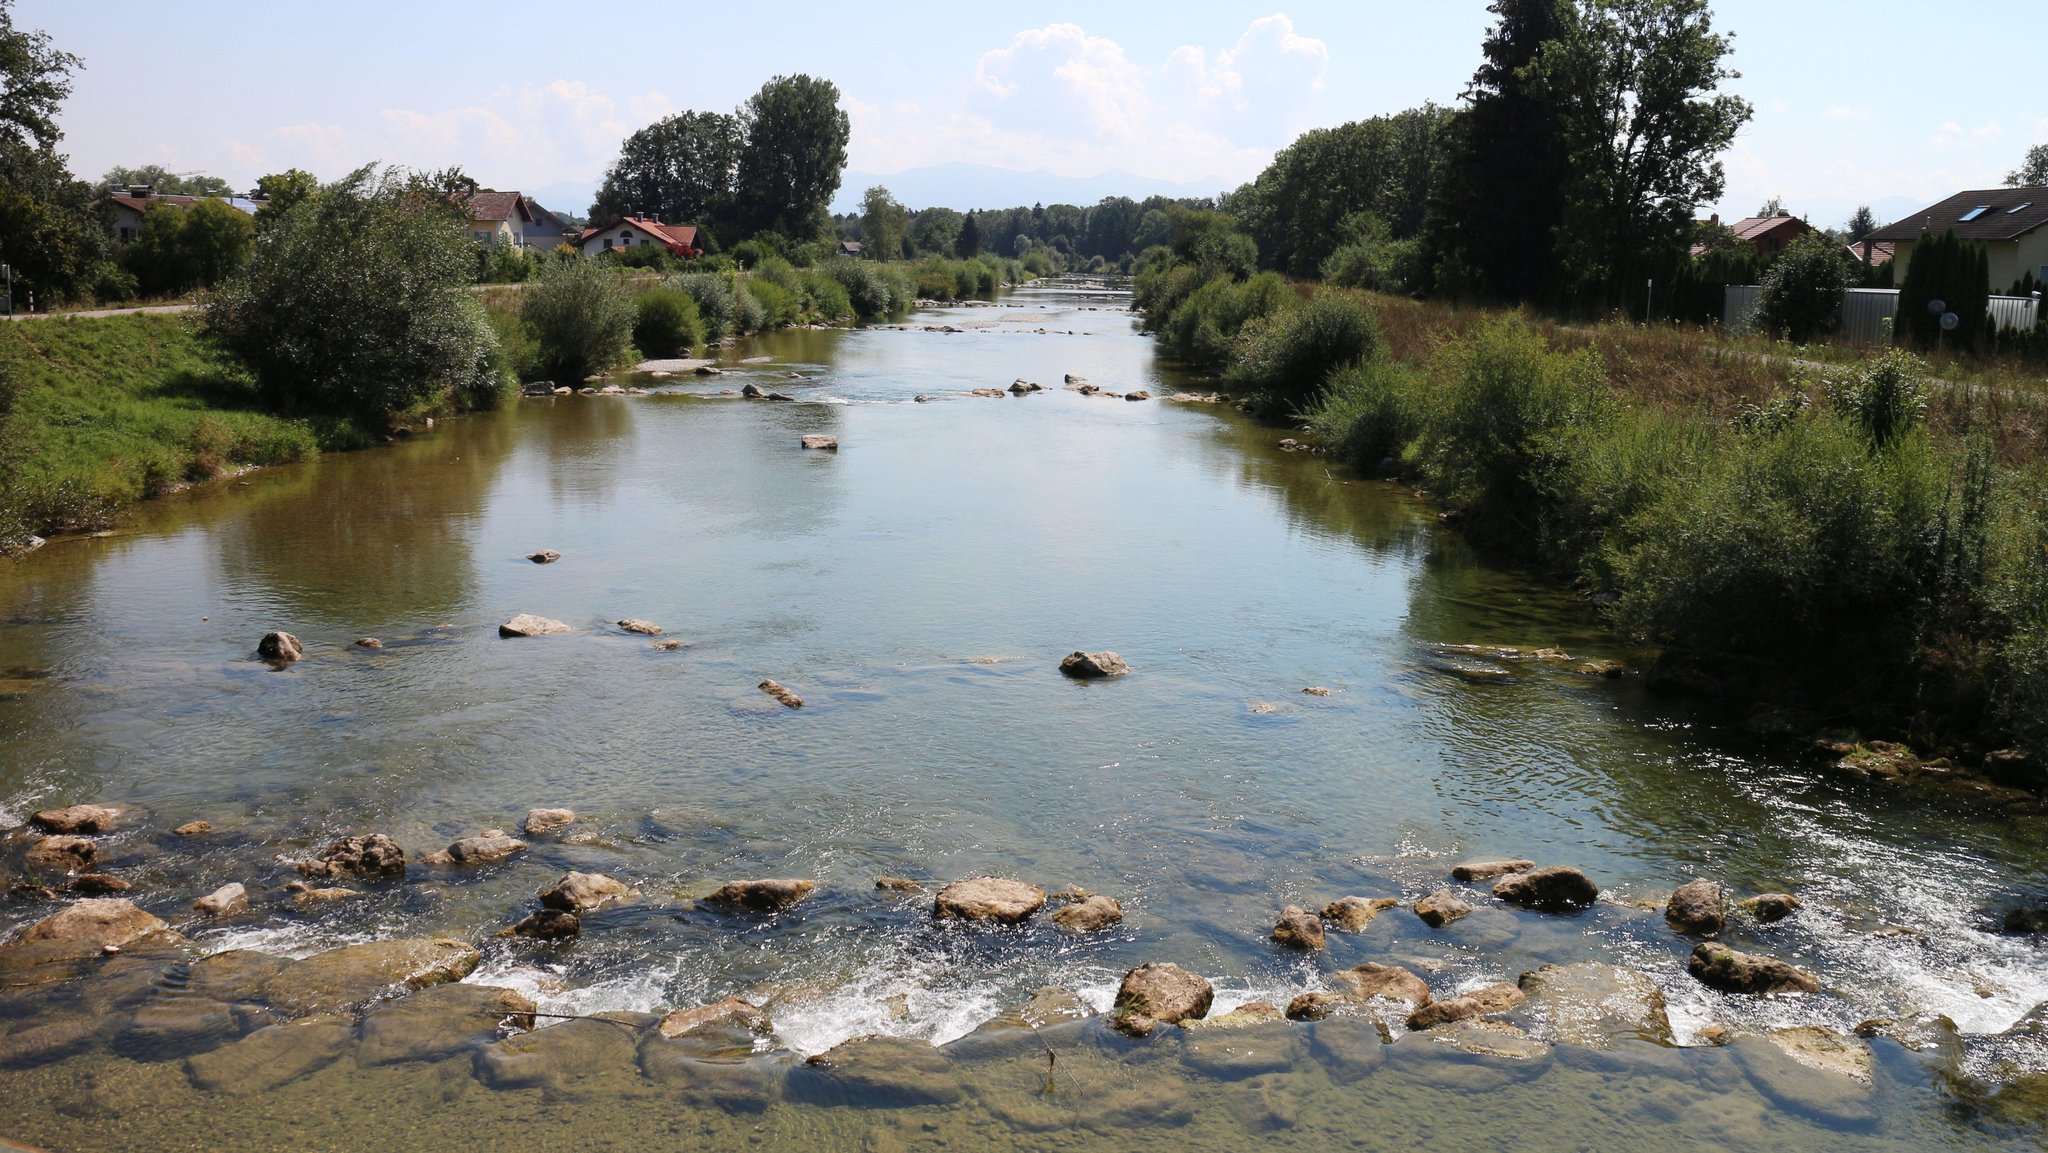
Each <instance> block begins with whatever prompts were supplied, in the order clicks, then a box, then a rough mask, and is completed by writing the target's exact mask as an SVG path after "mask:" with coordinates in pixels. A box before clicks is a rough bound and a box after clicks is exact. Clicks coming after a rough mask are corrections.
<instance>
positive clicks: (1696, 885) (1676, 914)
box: [1664, 877, 1728, 937]
mask: <svg viewBox="0 0 2048 1153" xmlns="http://www.w3.org/2000/svg"><path fill="white" fill-rule="evenodd" d="M1664 919H1665V920H1666V921H1667V922H1669V923H1670V925H1671V927H1672V928H1674V929H1676V930H1678V931H1679V932H1681V933H1689V934H1691V935H1693V936H1695V937H1711V936H1713V935H1714V934H1716V933H1719V932H1720V931H1721V929H1722V928H1723V927H1724V926H1725V925H1726V924H1727V923H1728V894H1727V893H1726V892H1725V891H1724V890H1723V889H1722V888H1721V886H1720V885H1718V884H1716V883H1714V882H1713V881H1709V880H1707V879H1706V878H1704V877H1702V878H1700V879H1699V880H1696V881H1687V882H1686V883H1685V884H1683V885H1680V886H1678V888H1677V889H1676V890H1675V891H1674V892H1673V893H1672V894H1671V900H1669V901H1668V902H1666V903H1665V905H1664Z"/></svg>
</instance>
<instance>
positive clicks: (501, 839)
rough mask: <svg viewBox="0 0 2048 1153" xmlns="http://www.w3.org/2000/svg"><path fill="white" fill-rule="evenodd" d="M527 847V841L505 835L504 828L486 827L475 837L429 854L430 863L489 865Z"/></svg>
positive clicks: (428, 861) (463, 839)
mask: <svg viewBox="0 0 2048 1153" xmlns="http://www.w3.org/2000/svg"><path fill="white" fill-rule="evenodd" d="M524 848H526V842H525V841H522V840H520V839H518V838H517V837H509V836H506V835H505V831H504V830H503V829H486V830H484V831H483V832H482V833H481V834H479V835H477V836H474V837H463V838H462V839H460V840H458V841H455V842H454V843H452V844H450V845H449V846H448V847H447V848H445V849H443V850H441V851H440V852H438V853H432V854H429V855H428V857H427V863H428V864H430V865H488V864H492V863H494V862H497V861H502V860H504V859H505V858H507V857H509V856H511V855H512V854H514V853H516V852H519V851H520V850H521V849H524Z"/></svg>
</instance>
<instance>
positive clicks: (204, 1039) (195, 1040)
mask: <svg viewBox="0 0 2048 1153" xmlns="http://www.w3.org/2000/svg"><path fill="white" fill-rule="evenodd" d="M235 1032H236V1028H235V1014H234V1011H233V1010H231V1009H229V1008H228V1007H227V1006H226V1005H225V1004H223V1003H221V1002H219V1001H216V1000H214V999H213V998H211V997H193V996H187V995H177V996H171V995H166V994H164V993H159V994H158V995H156V996H153V997H151V998H150V999H149V1000H148V1001H146V1002H144V1003H143V1004H142V1005H141V1006H140V1007H139V1008H137V1009H136V1010H135V1013H134V1015H133V1016H131V1017H129V1018H128V1021H127V1023H126V1025H125V1027H123V1028H122V1030H121V1031H120V1033H119V1034H117V1035H116V1036H115V1038H114V1048H115V1050H116V1051H117V1052H120V1053H121V1054H123V1055H124V1056H129V1057H133V1058H136V1059H138V1060H144V1061H151V1060H161V1059H163V1058H165V1057H175V1056H182V1055H184V1054H186V1053H191V1052H195V1051H197V1050H201V1049H211V1048H213V1047H214V1046H215V1045H217V1044H219V1043H220V1042H221V1041H223V1040H225V1039H226V1038H228V1037H230V1036H233V1035H234V1033H235Z"/></svg>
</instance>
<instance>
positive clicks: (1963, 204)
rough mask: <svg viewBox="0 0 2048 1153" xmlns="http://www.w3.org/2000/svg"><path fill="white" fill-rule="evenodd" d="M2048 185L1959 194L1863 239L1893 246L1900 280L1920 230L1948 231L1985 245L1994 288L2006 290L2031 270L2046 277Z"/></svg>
mask: <svg viewBox="0 0 2048 1153" xmlns="http://www.w3.org/2000/svg"><path fill="white" fill-rule="evenodd" d="M2044 225H2048V188H1991V189H1976V190H1972V191H1969V192H1958V193H1956V194H1955V195H1954V196H1951V197H1949V198H1948V199H1947V200H1944V201H1942V202H1941V203H1939V204H1933V205H1929V206H1928V207H1927V208H1925V209H1922V210H1921V211H1919V212H1916V213H1913V214H1912V215H1911V216H1908V217H1906V218H1905V219H1903V220H1899V221H1897V222H1895V223H1893V224H1891V225H1888V226H1887V227H1884V228H1880V229H1878V230H1877V231H1876V232H1873V233H1871V234H1870V235H1869V236H1867V237H1865V238H1864V242H1865V243H1870V244H1890V245H1891V246H1892V248H1893V250H1894V252H1895V254H1896V255H1894V256H1893V258H1892V262H1893V263H1892V268H1893V270H1894V272H1895V274H1896V275H1897V277H1898V280H1899V282H1900V283H1902V284H1903V283H1905V280H1906V269H1907V268H1909V267H1911V266H1912V261H1913V245H1914V243H1915V242H1917V241H1918V240H1919V239H1920V234H1921V233H1923V232H1925V233H1932V234H1933V235H1936V236H1939V235H1941V234H1942V233H1943V232H1946V231H1948V230H1950V229H1954V230H1955V234H1956V239H1958V240H1967V241H1970V242H1971V243H1973V244H1981V245H1983V246H1984V250H1985V254H1986V255H1987V256H1989V257H1990V262H1991V291H1993V292H2003V291H2005V289H2006V288H2007V287H2009V286H2010V285H2012V284H2014V283H2015V282H2017V281H2018V280H2019V279H2020V278H2021V277H2023V276H2025V275H2026V274H2027V273H2029V272H2031V273H2033V274H2034V278H2035V279H2036V280H2048V227H2043V226H2044Z"/></svg>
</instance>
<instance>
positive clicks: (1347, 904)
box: [1323, 897, 1401, 933]
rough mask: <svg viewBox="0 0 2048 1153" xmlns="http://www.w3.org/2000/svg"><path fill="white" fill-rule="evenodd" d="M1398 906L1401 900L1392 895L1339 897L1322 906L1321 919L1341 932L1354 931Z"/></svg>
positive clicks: (1359, 929) (1361, 928) (1358, 930)
mask: <svg viewBox="0 0 2048 1153" xmlns="http://www.w3.org/2000/svg"><path fill="white" fill-rule="evenodd" d="M1400 907H1401V902H1400V901H1398V900H1396V899H1394V898H1393V897H1371V898H1368V897H1340V898H1338V899H1337V900H1334V901H1331V902H1330V903H1329V904H1327V905H1324V906H1323V920H1325V921H1328V922H1330V924H1332V925H1334V926H1336V927H1337V928H1338V929H1340V930H1342V931H1343V932H1346V933H1356V932H1360V931H1362V930H1363V929H1364V928H1365V927H1366V926H1367V925H1370V924H1372V923H1373V921H1374V919H1376V918H1377V917H1378V916H1379V915H1380V914H1381V913H1384V912H1386V911H1387V910H1388V909H1398V908H1400Z"/></svg>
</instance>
